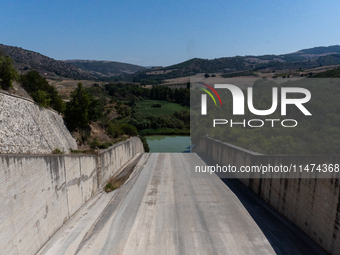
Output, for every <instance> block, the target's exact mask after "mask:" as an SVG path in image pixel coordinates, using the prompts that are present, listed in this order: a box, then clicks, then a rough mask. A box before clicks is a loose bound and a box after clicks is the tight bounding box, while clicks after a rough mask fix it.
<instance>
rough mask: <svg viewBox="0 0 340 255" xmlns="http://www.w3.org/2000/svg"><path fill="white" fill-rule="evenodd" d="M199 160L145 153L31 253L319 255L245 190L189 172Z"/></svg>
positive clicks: (293, 229)
mask: <svg viewBox="0 0 340 255" xmlns="http://www.w3.org/2000/svg"><path fill="white" fill-rule="evenodd" d="M204 164H205V163H204V161H203V160H202V159H201V158H200V157H199V156H198V155H197V154H194V153H192V154H188V153H186V154H182V153H150V154H144V155H143V156H142V158H141V160H140V161H139V163H138V164H137V166H136V170H135V171H134V172H133V174H132V175H131V176H130V179H129V180H128V181H127V182H126V183H125V184H124V185H123V186H122V187H121V188H119V189H117V190H115V191H114V192H111V193H109V194H106V193H104V192H102V193H99V194H97V195H96V196H95V197H94V198H93V199H92V200H91V201H89V202H88V203H87V204H86V205H85V206H84V207H83V208H82V209H81V210H80V211H79V212H78V213H77V214H76V215H75V216H74V217H73V218H72V219H71V220H70V221H69V222H68V223H67V224H66V225H65V226H64V227H63V228H62V229H61V230H60V231H59V232H58V233H57V234H56V235H55V236H54V237H53V238H52V239H51V240H50V241H49V242H48V243H47V244H46V245H45V246H44V247H43V248H42V249H41V250H40V252H39V253H38V254H39V255H43V254H44V255H46V254H53V255H62V254H70V255H73V254H91V255H92V254H93V255H111V254H112V255H113V254H122V255H125V254H126V255H127V254H129V255H135V254H138V255H143V254H154V255H165V254H171V255H172V254H178V255H185V254H189V255H191V254H202V255H207V254H223V255H225V254H232V255H240V254H247V255H249V254H261V255H262V254H294V255H298V254H309V255H310V254H325V253H324V252H323V250H322V249H320V248H319V247H318V246H317V245H315V244H314V243H313V242H312V241H311V240H310V239H309V238H308V237H306V236H304V235H303V234H302V233H301V232H299V231H298V230H296V229H295V228H294V226H292V225H291V224H290V223H285V222H284V219H282V217H280V216H279V215H276V213H275V212H274V211H273V210H271V209H270V208H269V209H268V208H267V206H266V205H265V204H264V203H262V202H261V201H260V200H259V199H257V198H256V196H254V195H253V194H251V192H250V191H249V190H247V189H246V188H245V187H243V186H241V185H239V184H237V183H236V184H235V183H234V182H233V181H231V182H230V181H229V180H224V182H223V181H222V180H221V179H219V178H218V177H217V176H216V175H215V174H213V175H210V174H209V175H207V174H194V173H193V172H191V170H190V169H193V168H190V165H204Z"/></svg>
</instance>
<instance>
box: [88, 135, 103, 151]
mask: <svg viewBox="0 0 340 255" xmlns="http://www.w3.org/2000/svg"><path fill="white" fill-rule="evenodd" d="M100 145H101V143H100V142H99V141H98V139H97V138H96V139H94V140H93V141H92V142H90V147H91V148H92V149H95V148H99V146H100Z"/></svg>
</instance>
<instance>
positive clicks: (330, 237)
mask: <svg viewBox="0 0 340 255" xmlns="http://www.w3.org/2000/svg"><path fill="white" fill-rule="evenodd" d="M193 151H194V152H197V153H203V154H204V155H206V156H208V157H209V158H210V159H212V160H213V161H215V162H216V163H218V164H219V165H229V164H230V165H235V166H241V165H260V164H271V165H280V164H283V165H287V164H288V163H289V164H291V163H293V164H304V165H305V164H310V163H317V162H320V163H327V162H328V161H329V162H333V163H334V162H337V163H340V156H339V155H335V156H268V155H261V154H258V153H254V152H250V151H248V150H245V149H242V148H239V147H237V146H233V145H230V144H228V143H223V142H220V141H218V140H214V139H212V138H203V139H201V140H200V142H199V143H198V144H196V145H195V147H194V149H193ZM240 181H242V182H243V183H244V184H245V185H247V186H248V187H249V188H250V189H251V190H253V191H254V192H255V193H256V194H257V195H258V196H260V197H261V198H262V199H263V200H264V201H266V202H267V203H268V204H270V205H271V206H272V207H274V208H275V209H276V210H277V211H279V212H280V213H281V214H282V215H284V216H285V217H286V218H287V219H289V220H290V221H291V222H293V223H294V224H295V225H297V226H298V227H299V228H300V229H302V230H303V231H304V232H305V233H306V234H307V235H308V236H310V237H311V238H312V239H313V240H314V241H315V242H316V243H318V244H319V245H320V246H321V247H323V248H324V249H325V250H326V251H327V252H329V253H331V254H340V233H339V228H340V185H339V184H340V182H339V179H337V178H328V179H317V178H313V179H305V178H277V179H274V178H273V179H253V178H243V179H240Z"/></svg>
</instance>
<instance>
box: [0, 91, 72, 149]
mask: <svg viewBox="0 0 340 255" xmlns="http://www.w3.org/2000/svg"><path fill="white" fill-rule="evenodd" d="M54 149H59V150H62V151H65V152H69V150H70V149H77V143H76V140H75V139H74V138H73V137H72V135H71V134H70V132H69V131H68V130H67V128H66V127H65V125H64V121H63V118H62V117H61V115H59V114H58V113H57V112H55V111H52V110H48V109H45V108H42V107H39V105H37V104H36V103H34V102H33V101H31V100H29V99H25V98H21V97H19V96H15V95H9V94H6V93H3V92H0V153H21V154H46V153H51V152H52V151H53V150H54Z"/></svg>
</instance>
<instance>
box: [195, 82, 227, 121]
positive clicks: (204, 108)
mask: <svg viewBox="0 0 340 255" xmlns="http://www.w3.org/2000/svg"><path fill="white" fill-rule="evenodd" d="M199 84H202V85H203V86H205V87H207V88H208V89H210V90H211V91H212V92H213V93H214V94H215V95H216V96H217V98H218V100H219V101H220V104H221V106H222V100H221V97H220V95H219V94H218V93H217V91H216V90H215V89H214V88H213V87H211V86H210V85H208V84H205V83H203V82H199ZM199 89H201V90H203V91H204V92H206V93H207V94H208V95H209V96H210V97H211V98H212V100H213V101H214V103H215V105H216V106H217V103H216V100H215V98H214V96H213V95H212V94H211V93H210V91H209V90H207V89H205V88H199ZM201 106H202V108H201V114H202V115H207V95H205V94H203V95H202V96H201Z"/></svg>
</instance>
